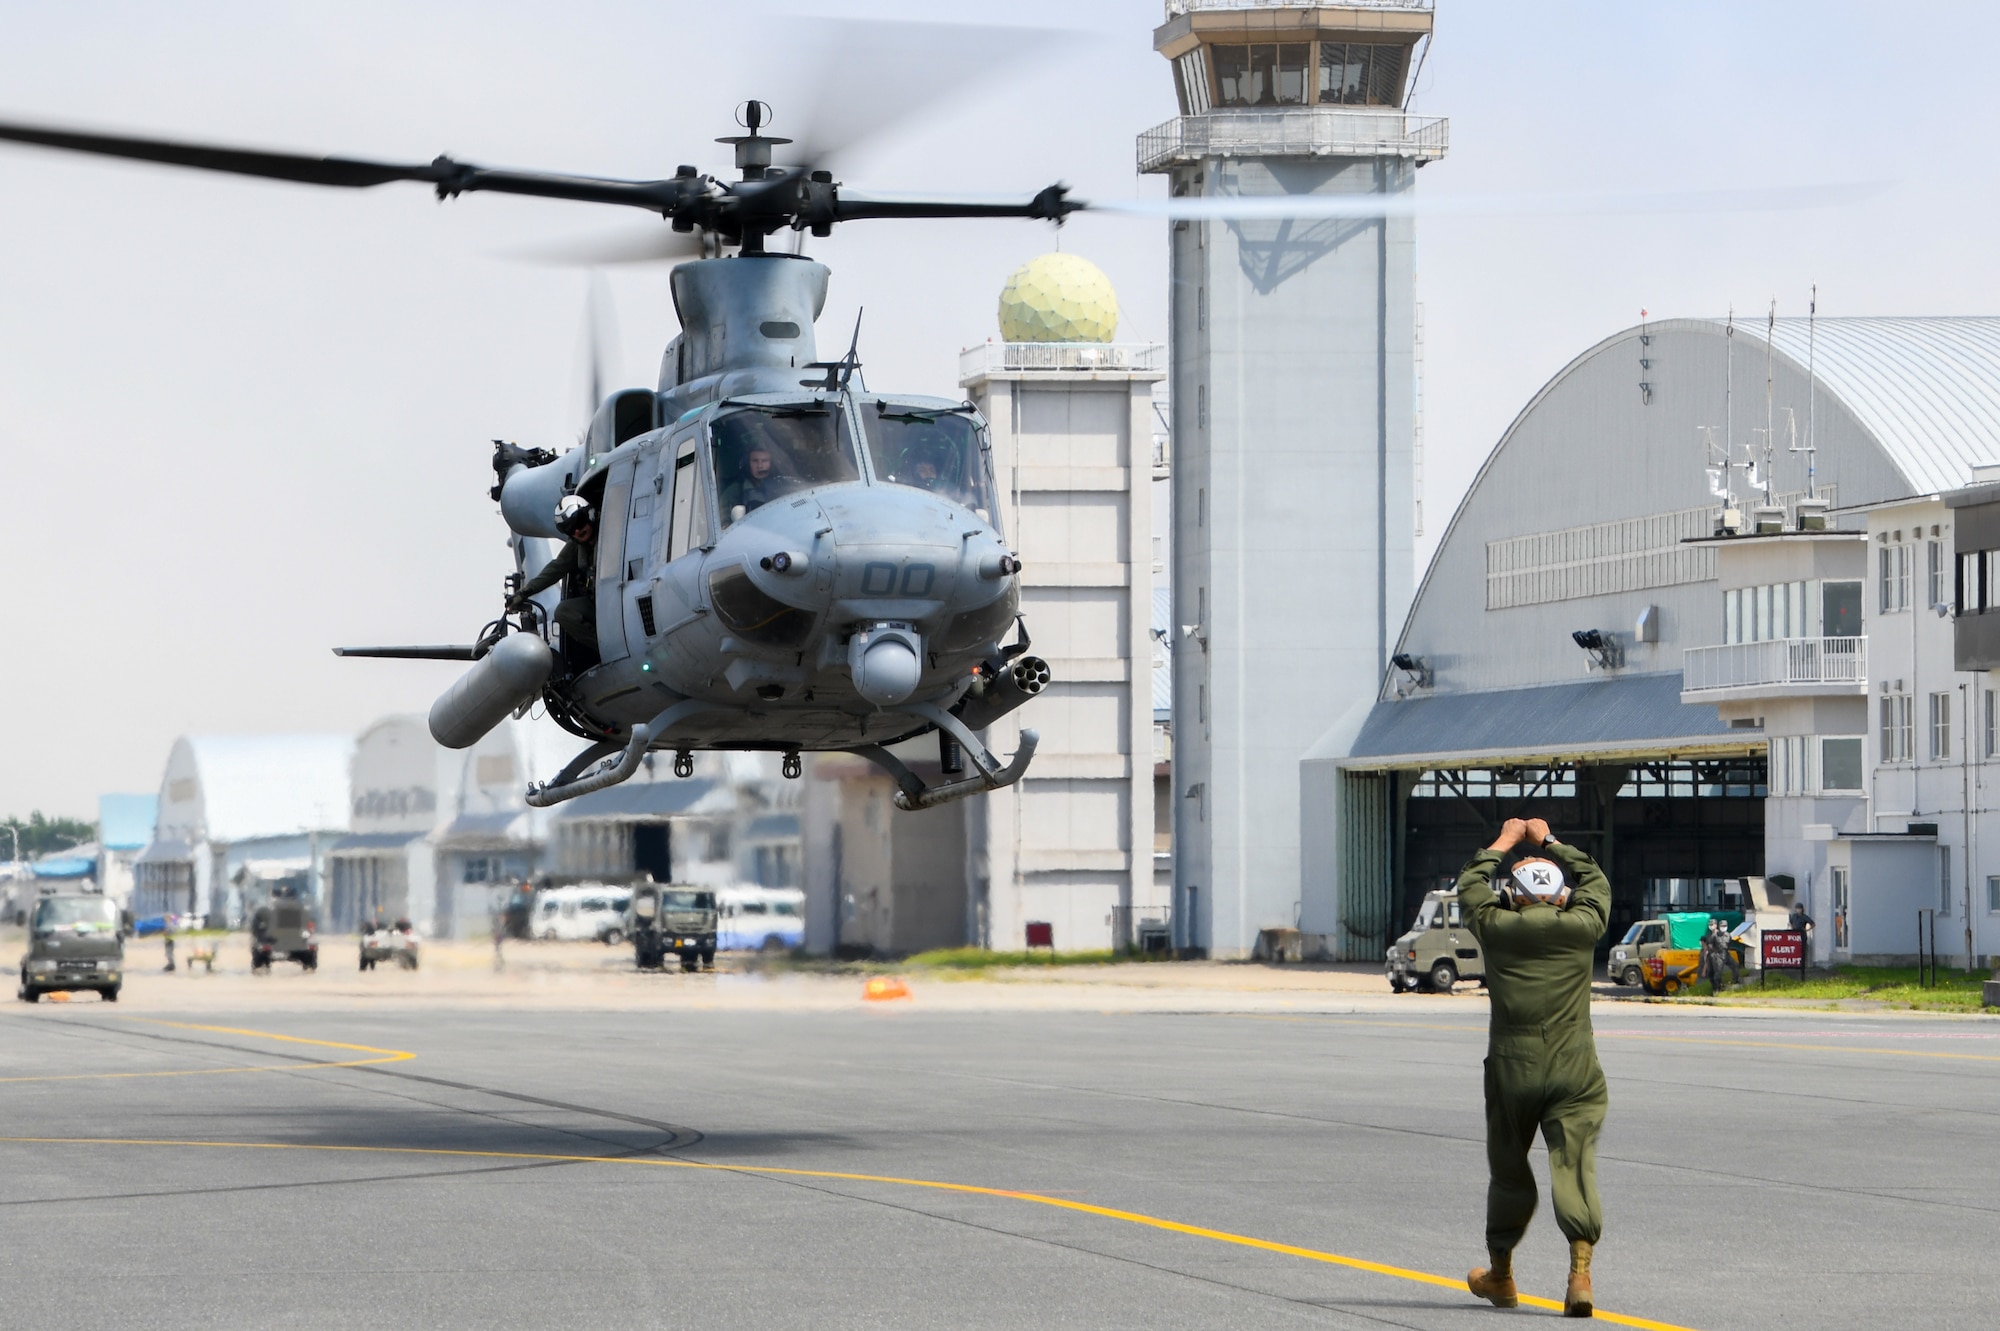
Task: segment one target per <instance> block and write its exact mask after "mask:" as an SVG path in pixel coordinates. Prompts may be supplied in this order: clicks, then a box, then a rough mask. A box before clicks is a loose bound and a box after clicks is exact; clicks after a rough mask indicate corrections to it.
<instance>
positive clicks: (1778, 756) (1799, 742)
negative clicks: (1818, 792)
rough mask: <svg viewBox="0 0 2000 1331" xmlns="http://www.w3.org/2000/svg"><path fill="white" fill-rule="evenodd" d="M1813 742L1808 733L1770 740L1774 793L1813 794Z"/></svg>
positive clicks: (1771, 786)
mask: <svg viewBox="0 0 2000 1331" xmlns="http://www.w3.org/2000/svg"><path fill="white" fill-rule="evenodd" d="M1812 751H1813V743H1812V739H1811V737H1810V736H1807V735H1781V736H1778V737H1777V738H1775V739H1773V740H1771V741H1770V760H1769V761H1770V764H1771V769H1770V776H1769V778H1768V781H1767V785H1768V788H1769V791H1770V793H1771V794H1773V795H1810V794H1812V793H1813V771H1812Z"/></svg>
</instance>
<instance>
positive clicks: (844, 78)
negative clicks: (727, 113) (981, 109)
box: [773, 18, 1089, 167]
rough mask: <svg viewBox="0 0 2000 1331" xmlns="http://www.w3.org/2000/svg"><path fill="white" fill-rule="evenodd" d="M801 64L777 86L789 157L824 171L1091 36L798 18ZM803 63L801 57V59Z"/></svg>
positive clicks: (782, 155)
mask: <svg viewBox="0 0 2000 1331" xmlns="http://www.w3.org/2000/svg"><path fill="white" fill-rule="evenodd" d="M787 26H788V27H790V28H791V29H793V30H794V36H793V40H794V41H796V42H797V43H798V46H797V50H796V51H795V52H794V53H793V57H792V60H790V61H785V62H781V63H784V64H800V67H799V68H798V69H797V70H796V71H795V72H793V71H787V74H788V76H787V77H782V78H779V79H777V80H776V82H775V83H774V84H773V86H775V87H780V88H790V89H792V92H791V93H790V94H788V96H789V98H790V100H791V103H792V104H791V105H789V106H778V107H777V108H776V109H777V113H778V115H779V116H781V117H783V120H784V128H783V129H782V130H780V132H781V133H786V134H789V135H790V136H791V137H792V138H793V139H795V140H796V142H794V143H792V144H790V145H788V146H787V147H784V148H780V149H779V150H778V153H777V160H778V161H779V162H781V163H787V164H792V165H802V166H806V167H826V166H832V165H834V164H835V163H836V162H837V161H838V160H840V159H842V158H845V157H848V156H850V155H851V154H853V152H854V151H855V150H856V149H857V148H860V147H862V146H863V145H864V144H867V143H868V142H869V141H870V140H873V139H875V138H876V137H878V136H879V135H882V134H884V133H886V132H890V131H893V130H897V129H903V128H908V127H910V126H912V125H915V124H918V123H921V121H922V120H923V119H925V118H926V117H927V114H928V113H929V112H930V111H932V109H933V108H935V107H936V106H937V105H938V104H940V103H943V102H947V101H950V102H958V101H964V100H968V99H971V98H974V97H976V96H977V95H978V94H979V93H980V92H982V91H984V90H985V88H986V86H987V85H990V84H991V83H993V82H994V81H996V80H998V79H999V78H1001V77H1002V76H1004V75H1007V74H1010V73H1012V72H1014V70H1015V68H1016V67H1017V66H1018V65H1020V64H1021V63H1022V62H1023V61H1026V60H1029V59H1031V58H1037V57H1046V56H1048V55H1049V54H1050V53H1051V52H1055V51H1060V50H1062V49H1064V48H1070V49H1074V48H1075V47H1076V46H1077V45H1078V44H1079V43H1080V42H1081V41H1082V40H1083V39H1085V38H1086V37H1087V36H1089V34H1087V33H1085V32H1083V31H1080V30H1075V29H1061V28H1034V27H1011V26H1002V25H993V24H964V23H929V22H922V21H899V20H881V19H830V18H809V19H800V18H794V19H791V20H789V21H788V24H787ZM801 62H803V63H802V64H801Z"/></svg>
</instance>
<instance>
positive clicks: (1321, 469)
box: [1139, 0, 1446, 957]
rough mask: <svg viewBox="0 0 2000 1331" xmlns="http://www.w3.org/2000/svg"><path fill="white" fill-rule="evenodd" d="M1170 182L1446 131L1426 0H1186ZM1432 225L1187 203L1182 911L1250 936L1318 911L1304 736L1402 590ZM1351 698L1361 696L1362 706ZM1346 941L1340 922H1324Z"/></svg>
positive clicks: (1332, 704)
mask: <svg viewBox="0 0 2000 1331" xmlns="http://www.w3.org/2000/svg"><path fill="white" fill-rule="evenodd" d="M1166 11H1167V13H1166V22H1165V23H1164V24H1163V25H1162V26H1161V27H1159V28H1158V29H1157V30H1155V32H1154V34H1153V45H1154V48H1155V49H1156V50H1158V51H1159V52H1160V54H1161V55H1163V56H1165V57H1166V58H1167V59H1168V60H1169V61H1170V62H1171V64H1172V66H1173V74H1174V83H1175V89H1176V92H1177V93H1178V95H1179V98H1180V107H1181V115H1180V116H1178V117H1177V118H1175V119H1173V120H1170V121H1168V122H1167V123H1166V124H1164V125H1160V126H1158V127H1157V128H1154V129H1151V130H1148V131H1146V132H1145V133H1144V134H1142V135H1140V136H1139V169H1140V170H1141V171H1142V172H1148V173H1152V174H1158V175H1164V176H1166V177H1167V179H1168V182H1169V188H1170V191H1171V192H1172V194H1174V195H1175V196H1176V197H1228V196H1239V197H1262V196H1274V195H1299V194H1314V195H1380V196H1386V197H1387V199H1389V200H1390V201H1391V203H1390V205H1389V207H1388V208H1387V209H1385V213H1395V212H1397V211H1398V208H1399V206H1400V205H1399V203H1398V202H1396V201H1399V200H1400V201H1406V199H1407V196H1408V195H1409V194H1410V192H1411V191H1412V190H1413V189H1414V188H1415V186H1416V175H1417V168H1418V167H1420V166H1422V165H1423V164H1424V163H1426V162H1430V161H1435V160H1437V159H1438V158H1440V157H1442V156H1444V152H1445V144H1446V125H1445V122H1444V121H1443V120H1440V119H1422V118H1418V117H1415V116H1411V115H1408V114H1406V113H1405V110H1404V104H1405V100H1406V97H1407V94H1408V89H1409V85H1410V81H1411V78H1412V75H1413V72H1414V69H1415V67H1416V66H1417V65H1418V62H1419V60H1420V58H1421V56H1422V54H1423V52H1424V50H1425V48H1426V44H1427V42H1428V40H1429V37H1430V31H1431V18H1432V14H1431V0H1345V3H1337V4H1317V3H1301V2H1299V0H1167V4H1166ZM1415 239H1416V237H1415V227H1414V223H1413V221H1412V220H1411V218H1410V217H1409V216H1408V215H1407V211H1406V210H1404V211H1403V213H1402V215H1385V216H1381V217H1365V216H1364V217H1349V218H1343V219H1339V220H1302V219H1289V220H1286V219H1277V218H1272V219H1268V220H1237V221H1209V222H1200V221H1194V222H1175V223H1173V232H1172V236H1171V254H1172V266H1173V294H1172V330H1173V333H1172V353H1171V354H1172V365H1171V372H1170V378H1171V383H1172V391H1173V401H1174V427H1173V496H1174V520H1173V521H1174V531H1173V586H1174V616H1173V621H1174V628H1173V644H1174V658H1173V660H1174V671H1173V675H1174V698H1173V735H1174V764H1173V776H1174V780H1173V796H1174V816H1173V827H1174V912H1173V919H1174V932H1175V940H1174V941H1175V943H1176V945H1177V946H1180V947H1183V948H1190V949H1194V950H1196V951H1198V952H1205V953H1206V954H1207V955H1210V956H1215V957H1242V956H1246V955H1249V954H1250V952H1251V950H1252V949H1253V948H1254V946H1255V945H1256V943H1257V939H1258V934H1259V932H1260V931H1261V930H1264V929H1271V928H1300V929H1303V930H1305V931H1307V932H1308V933H1311V932H1312V931H1314V930H1315V929H1321V930H1325V929H1333V928H1335V927H1336V926H1335V925H1334V924H1333V923H1332V922H1331V921H1326V922H1320V921H1316V920H1312V919H1305V918H1302V916H1301V910H1302V905H1301V903H1302V902H1303V901H1305V900H1306V899H1307V897H1308V894H1306V893H1304V892H1303V891H1302V890H1301V884H1300V879H1299V874H1300V868H1299V865H1300V857H1299V836H1300V827H1301V822H1302V817H1303V818H1304V819H1330V818H1331V816H1332V810H1313V809H1308V810H1303V811H1302V810H1301V807H1300V791H1299V759H1300V758H1301V757H1302V756H1303V755H1304V754H1305V752H1306V750H1307V749H1308V748H1309V747H1311V746H1312V744H1313V743H1314V741H1315V740H1317V739H1319V738H1320V736H1321V735H1322V734H1324V733H1326V732H1327V731H1328V730H1330V729H1332V728H1334V727H1335V726H1336V725H1337V724H1338V723H1340V722H1341V721H1342V719H1343V717H1344V716H1346V715H1347V714H1348V713H1349V712H1350V711H1353V710H1354V709H1362V710H1363V711H1365V709H1366V708H1367V706H1368V704H1369V703H1370V702H1371V701H1372V700H1373V698H1374V697H1375V694H1376V691H1377V688H1378V685H1379V683H1380V680H1381V676H1382V671H1383V670H1384V669H1385V668H1386V666H1387V664H1388V657H1389V653H1390V651H1391V648H1392V645H1393V644H1394V642H1395V640H1396V634H1397V632H1398V630H1400V628H1401V627H1402V622H1403V616H1404V614H1405V612H1406V611H1407V610H1408V608H1409V604H1410V597H1411V594H1412V581H1413V577H1414V551H1413V544H1414V537H1415V526H1416V500H1417V496H1416V494H1415V486H1414V459H1413V451H1414V450H1413V442H1414V434H1415V411H1416V401H1415V399H1416V383H1415V374H1416V365H1415V338H1416V291H1415V249H1416V245H1415ZM1357 715H1358V713H1357ZM1327 943H1328V945H1330V946H1331V947H1332V948H1335V949H1337V948H1338V947H1339V940H1337V939H1329V940H1327Z"/></svg>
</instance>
